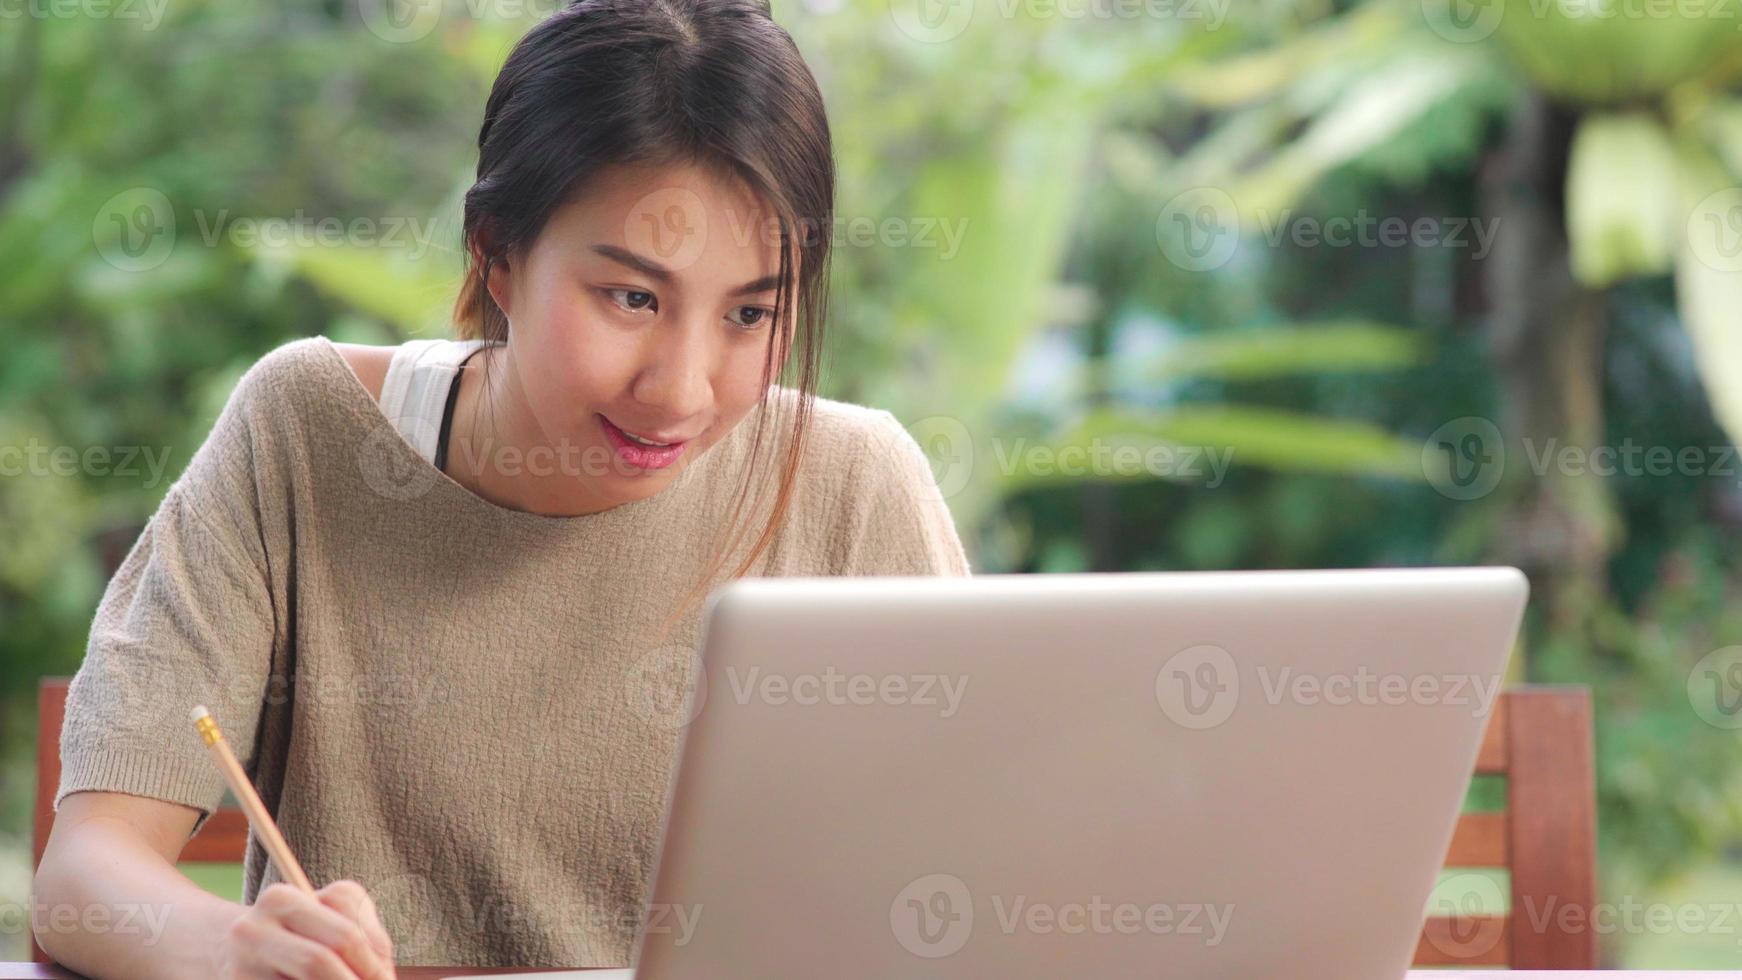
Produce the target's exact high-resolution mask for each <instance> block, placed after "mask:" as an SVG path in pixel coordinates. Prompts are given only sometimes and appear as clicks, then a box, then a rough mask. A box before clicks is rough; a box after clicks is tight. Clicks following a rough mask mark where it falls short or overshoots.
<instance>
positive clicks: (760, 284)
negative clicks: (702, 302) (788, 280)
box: [593, 242, 780, 296]
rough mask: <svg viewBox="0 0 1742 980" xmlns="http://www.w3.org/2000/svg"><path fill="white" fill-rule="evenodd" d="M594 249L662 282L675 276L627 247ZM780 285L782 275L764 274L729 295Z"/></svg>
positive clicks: (766, 290)
mask: <svg viewBox="0 0 1742 980" xmlns="http://www.w3.org/2000/svg"><path fill="white" fill-rule="evenodd" d="M593 251H595V252H597V253H599V254H600V255H603V256H604V257H605V258H608V259H610V260H611V261H613V262H617V263H620V264H622V265H626V266H628V267H629V268H631V269H634V270H635V271H637V272H640V273H643V274H644V275H648V276H651V277H653V278H654V279H657V280H659V281H660V282H665V283H669V282H671V281H672V279H673V278H674V276H673V275H672V272H671V270H670V269H667V268H666V267H665V266H663V265H660V264H659V263H657V262H655V261H653V260H652V259H649V258H646V257H644V256H641V255H637V254H635V253H634V252H631V251H629V250H628V249H626V248H618V247H617V246H615V245H607V244H604V243H602V242H601V243H599V244H597V245H594V246H593ZM779 286H780V277H779V276H778V275H774V276H763V277H762V278H761V279H752V280H751V281H749V282H747V283H745V284H744V285H742V286H739V287H738V288H737V289H734V290H732V292H731V293H730V294H729V295H732V296H744V295H747V294H750V293H765V292H768V291H770V290H774V289H777V288H779Z"/></svg>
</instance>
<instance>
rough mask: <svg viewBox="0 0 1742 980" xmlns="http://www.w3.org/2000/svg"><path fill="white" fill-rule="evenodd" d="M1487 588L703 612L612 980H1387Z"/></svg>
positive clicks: (1374, 587)
mask: <svg viewBox="0 0 1742 980" xmlns="http://www.w3.org/2000/svg"><path fill="white" fill-rule="evenodd" d="M1526 593H1527V584H1526V581H1525V579H1524V576H1523V575H1522V574H1521V573H1519V572H1518V571H1517V570H1515V569H1510V568H1466V569H1433V570H1371V571H1333V572H1222V573H1203V574H1196V573H1193V574H1185V573H1178V574H1176V573H1133V574H1086V575H1060V576H1052V575H1038V576H1016V575H1010V576H1000V575H992V576H980V577H977V578H969V579H935V578H878V579H852V578H831V579H755V580H747V581H740V582H736V583H733V584H731V585H729V586H727V587H725V588H723V589H721V590H720V591H718V592H716V593H715V594H714V596H713V598H712V599H711V601H710V606H709V612H708V618H707V620H706V634H705V642H704V653H703V658H702V664H703V667H704V672H703V675H702V677H700V678H698V682H697V684H696V685H695V686H694V688H693V689H692V691H691V695H690V702H689V705H688V709H689V710H688V712H687V713H686V715H685V717H686V718H688V719H689V720H688V731H687V733H686V735H685V742H684V750H683V755H682V758H681V763H680V765H679V767H678V771H677V775H676V779H675V787H674V792H673V795H672V797H671V804H670V807H669V809H668V811H667V814H666V825H665V838H664V845H663V849H662V851H661V854H660V859H659V866H658V872H657V876H656V884H655V886H654V889H653V894H652V896H651V905H650V907H649V909H648V915H647V917H646V920H645V923H644V925H643V930H642V934H641V937H640V945H639V949H640V952H639V956H638V959H637V962H636V965H635V969H634V971H633V976H634V978H635V980H702V978H708V980H718V978H758V980H760V978H801V977H802V978H812V977H828V978H840V980H852V978H866V980H869V978H880V980H884V978H928V977H948V978H980V977H1000V978H1016V977H1046V978H1057V977H1094V978H1115V977H1144V978H1153V977H1156V976H1179V977H1193V978H1217V977H1227V978H1242V980H1244V978H1251V977H1278V976H1287V977H1292V978H1299V980H1315V978H1323V980H1365V978H1372V980H1396V978H1398V977H1401V976H1403V974H1404V973H1405V971H1406V970H1407V968H1408V965H1409V963H1410V960H1411V958H1412V956H1413V954H1414V951H1415V948H1416V942H1417V937H1418V936H1419V934H1420V930H1421V927H1422V921H1423V916H1424V912H1425V906H1426V902H1427V900H1428V895H1429V892H1430V891H1431V890H1432V887H1433V885H1434V882H1435V879H1436V874H1437V872H1438V869H1439V867H1440V865H1441V862H1442V860H1443V858H1444V855H1445V853H1446V848H1447V845H1448V843H1449V842H1450V839H1451V834H1452V829H1453V825H1454V823H1455V821H1456V818H1457V814H1458V811H1459V809H1460V805H1461V803H1462V801H1463V798H1464V794H1465V792H1466V789H1467V786H1468V784H1469V781H1470V775H1471V771H1472V769H1473V767H1474V763H1475V759H1476V753H1477V749H1478V747H1479V744H1480V741H1481V737H1482V734H1483V730H1484V727H1485V724H1486V721H1487V718H1488V715H1489V713H1490V711H1491V710H1492V708H1493V705H1494V701H1495V698H1496V696H1497V694H1498V693H1499V690H1500V685H1501V679H1502V677H1503V675H1504V672H1505V667H1506V663H1507V660H1508V657H1509V655H1510V652H1511V649H1512V646H1513V643H1514V639H1515V636H1516V633H1517V630H1518V625H1519V620H1520V617H1521V615H1522V612H1523V609H1524V603H1525V597H1526Z"/></svg>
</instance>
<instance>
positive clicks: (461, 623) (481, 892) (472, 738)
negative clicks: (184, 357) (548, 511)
mask: <svg viewBox="0 0 1742 980" xmlns="http://www.w3.org/2000/svg"><path fill="white" fill-rule="evenodd" d="M791 397H792V392H791V391H790V389H786V388H776V389H774V390H773V395H772V397H771V399H770V405H776V406H778V405H787V406H790V404H792V402H791ZM753 424H754V418H750V419H746V420H745V421H744V422H743V423H741V424H740V425H739V426H738V427H737V428H736V429H734V430H733V432H732V433H730V434H729V435H728V436H727V437H726V438H724V439H722V440H721V441H720V442H719V443H718V444H716V445H715V446H713V447H712V448H711V449H709V450H708V451H707V452H706V453H704V454H703V455H702V456H701V457H700V458H698V459H696V460H692V461H691V462H690V464H689V465H688V466H687V467H686V468H685V470H684V471H683V472H682V473H681V474H680V476H679V478H678V479H677V481H676V482H674V483H673V485H672V486H670V487H668V488H667V489H665V490H663V491H661V492H660V493H658V494H656V495H654V496H652V497H649V498H647V499H645V500H640V501H636V502H634V503H630V504H624V505H620V506H618V507H615V508H612V509H610V510H607V511H604V512H602V513H598V514H592V515H586V516H582V517H567V518H562V517H544V516H539V515H535V514H530V513H526V512H522V511H515V510H510V509H507V508H504V507H500V506H497V505H495V504H492V503H490V502H488V501H485V500H484V499H483V498H481V497H478V496H476V495H474V494H472V493H471V492H469V491H467V490H466V489H465V488H463V487H462V486H460V485H459V484H458V483H455V482H454V481H453V480H451V479H450V478H449V477H448V476H447V475H445V474H443V473H441V472H440V471H438V470H436V469H435V468H434V467H433V466H430V465H429V464H428V463H427V462H425V461H424V459H423V458H422V457H421V456H419V455H418V454H417V452H416V450H414V449H413V448H412V447H411V446H410V445H409V444H408V443H406V442H405V441H403V440H402V439H401V438H400V437H399V436H398V435H397V434H396V433H395V432H394V431H393V429H392V427H391V426H390V425H389V424H388V421H387V419H386V417H385V416H384V415H383V414H382V412H381V410H380V408H379V406H378V405H377V404H376V403H375V401H374V399H373V398H371V397H370V395H369V393H368V391H367V390H365V389H364V388H363V386H362V384H361V383H360V382H359V381H358V380H357V378H356V376H355V375H354V374H353V373H352V372H351V370H350V367H349V366H348V365H347V364H346V362H345V360H344V359H343V358H342V356H341V355H340V354H339V352H338V350H337V349H336V348H334V347H333V345H332V344H331V343H330V342H328V341H327V340H326V339H325V338H322V337H314V338H308V339H304V340H298V341H294V342H291V343H287V344H285V345H284V346H282V347H279V348H278V349H276V350H274V351H272V352H271V353H269V354H267V355H266V356H265V357H263V358H261V359H260V361H259V362H258V363H257V364H256V365H255V366H254V367H253V368H252V369H250V370H249V371H248V373H247V374H246V375H245V376H244V377H243V378H242V380H241V382H240V383H239V384H238V385H237V387H236V390H235V391H234V393H233V394H232V395H231V397H230V399H229V402H228V404H227V405H226V407H225V408H224V410H223V412H222V414H221V415H220V416H219V418H218V420H217V422H216V424H215V425H214V427H213V430H212V432H211V434H210V436H209V437H208V438H207V440H206V442H205V443H204V444H203V445H202V446H201V447H200V449H199V450H198V452H197V453H196V454H195V455H194V458H193V460H192V461H191V463H190V464H189V466H188V469H187V470H186V472H185V473H184V474H183V475H182V477H181V478H180V479H179V480H177V481H176V482H175V484H174V485H173V486H171V487H170V489H169V491H168V492H167V494H166V496H165V498H164V500H163V502H162V504H161V506H160V507H159V508H158V510H157V512H156V513H155V514H154V515H153V516H152V518H151V520H150V522H149V523H148V524H147V525H146V527H145V529H144V531H143V533H142V534H141V535H140V537H139V540H138V542H137V543H136V544H135V545H134V546H133V548H132V550H131V551H130V552H129V553H128V554H127V557H126V559H125V560H124V562H123V563H122V565H121V567H120V569H119V570H118V571H117V572H116V574H115V577H114V578H113V580H112V581H111V582H110V583H109V586H108V588H107V590H106V592H105V593H104V595H103V599H102V602H101V604H100V605H99V607H98V609H97V613H96V618H95V621H94V622H93V624H92V627H91V635H90V640H89V646H88V649H87V652H86V656H85V660H84V664H83V666H82V667H81V668H80V669H79V673H78V676H77V678H76V679H75V680H74V681H73V685H72V690H71V694H70V696H69V699H68V702H67V713H66V724H65V728H64V729H63V730H62V732H61V758H62V763H63V767H64V768H63V769H62V775H61V783H60V789H59V792H58V793H57V794H56V798H55V802H56V804H57V805H58V804H59V802H60V800H61V799H62V798H63V797H65V796H66V795H67V794H68V793H72V792H76V791H79V790H108V791H113V792H122V793H131V794H136V795H139V796H146V797H153V798H157V799H162V800H171V801H174V802H177V803H183V804H187V805H189V806H193V807H198V808H199V809H201V810H202V811H205V812H207V813H209V812H210V811H211V810H212V809H213V808H214V807H215V806H217V805H218V803H219V802H220V800H221V798H222V796H223V790H224V788H223V783H222V781H221V779H220V777H219V774H218V771H217V769H216V768H215V767H214V766H213V764H212V762H211V760H210V759H209V758H207V757H206V754H205V749H204V748H203V747H202V745H201V744H200V741H199V739H198V738H197V737H195V734H194V731H193V728H192V726H191V724H190V723H189V721H188V712H189V710H190V709H191V707H192V706H193V705H195V704H199V703H204V704H206V705H207V706H209V707H210V708H211V710H212V712H213V714H214V716H215V717H216V718H217V720H218V722H219V724H220V725H221V726H222V727H223V729H224V731H225V732H226V734H227V736H228V737H229V739H230V741H231V743H232V745H233V746H234V748H235V749H236V752H237V754H238V755H239V756H240V757H241V758H242V759H243V761H244V764H245V765H246V767H247V769H248V771H249V773H250V774H251V776H252V778H253V780H254V783H255V785H256V786H257V787H258V789H259V791H260V794H261V796H262V798H263V799H264V800H265V802H266V805H267V807H268V808H269V809H270V810H271V811H272V812H273V814H274V816H275V818H276V820H277V821H278V824H279V826H280V828H281V829H282V830H283V831H284V835H285V837H286V838H287V839H288V841H289V842H290V845H291V847H292V849H293V850H294V851H295V853H296V854H297V856H298V857H299V858H300V859H301V861H302V863H303V865H304V867H305V868H306V870H307V871H308V874H309V876H310V877H311V878H312V879H313V880H314V881H315V883H316V885H317V887H318V886H319V885H320V884H323V883H325V882H329V881H332V880H335V879H338V878H353V879H356V880H358V881H360V882H362V883H363V884H364V885H365V886H366V887H367V888H368V889H369V890H370V892H371V893H372V894H373V895H374V897H375V900H376V902H377V903H378V905H379V906H380V909H381V912H382V916H383V918H384V920H385V922H386V924H387V928H388V930H389V932H390V933H391V934H392V936H393V939H394V942H395V944H396V957H397V959H398V960H399V962H400V963H403V964H417V963H432V964H454V965H495V964H502V965H516V966H519V965H553V966H556V965H561V966H592V965H623V964H626V963H628V962H629V960H630V958H631V955H632V952H633V950H632V943H633V939H634V934H635V929H636V926H637V923H638V921H639V916H640V907H641V905H642V903H643V902H644V901H645V900H646V898H645V894H644V893H645V892H646V890H647V888H648V887H649V885H650V880H649V876H650V872H651V865H652V862H653V860H654V857H655V852H656V850H657V848H658V846H659V840H658V829H659V823H660V818H661V814H662V810H663V807H664V804H665V795H666V787H667V782H668V777H669V775H670V768H671V765H672V762H673V759H674V753H675V752H676V750H677V748H678V745H679V741H680V739H681V737H682V734H683V732H682V728H681V724H682V721H683V718H682V714H683V713H682V711H681V710H673V706H674V705H678V706H681V698H682V694H681V690H682V688H683V686H684V685H685V684H687V683H688V682H689V678H688V677H687V676H685V675H686V674H687V673H688V670H687V668H686V667H685V665H687V664H688V663H689V658H688V656H687V654H688V652H689V651H690V650H693V649H694V648H695V646H696V644H697V642H698V640H699V638H700V628H701V623H700V611H699V610H698V611H695V612H692V613H690V614H689V616H688V617H687V619H686V620H685V621H684V622H682V624H681V626H680V628H679V629H677V630H676V631H675V632H673V633H672V634H671V635H670V636H669V637H668V638H667V640H666V641H665V642H663V643H659V644H655V643H653V642H652V637H651V635H650V631H651V630H652V629H653V627H654V625H655V624H656V622H657V621H658V620H659V619H660V618H661V614H662V613H664V612H665V611H667V610H668V609H669V608H670V606H669V604H670V603H672V602H674V601H675V600H676V598H677V597H678V596H679V595H681V594H683V593H685V592H687V591H688V588H689V587H690V586H691V585H692V584H693V583H694V582H695V581H696V580H697V578H698V577H699V575H700V574H701V570H702V561H703V559H704V557H705V553H706V545H707V542H708V540H709V538H710V536H712V535H713V534H715V533H716V532H717V529H718V528H719V527H721V526H723V525H724V524H725V523H726V517H727V507H728V505H729V504H730V502H731V500H732V499H733V492H734V491H735V490H736V489H737V479H738V477H740V476H742V475H743V474H744V473H745V472H746V470H745V469H744V467H745V460H746V458H747V450H748V446H749V437H750V430H751V428H752V426H753ZM758 513H759V514H761V513H765V512H758ZM756 526H757V527H760V524H757V525H756ZM747 549H748V544H747V543H746V544H745V545H744V547H743V548H742V549H740V550H739V551H736V552H734V555H735V556H737V555H741V554H743V553H746V552H747ZM968 573H969V567H968V562H967V559H966V557H965V556H964V553H963V550H962V546H961V543H960V541H959V540H958V538H957V535H956V531H955V528H954V525H953V524H952V522H951V519H950V515H949V512H948V509H947V508H946V506H945V503H944V501H943V499H942V496H941V494H940V493H939V491H938V488H937V485H936V483H935V482H934V480H933V478H932V473H931V471H930V469H929V467H928V464H927V462H926V459H925V456H924V454H923V452H922V451H921V450H920V448H919V446H918V445H917V444H916V443H915V442H914V441H913V439H912V438H911V437H910V436H909V435H908V434H907V432H906V431H905V430H904V429H903V428H902V427H901V425H900V423H899V422H898V421H897V420H896V419H895V417H894V416H892V415H890V414H889V413H887V412H884V411H879V410H874V409H869V408H863V407H859V406H854V405H849V404H845V403H841V402H835V401H829V400H823V399H819V400H818V401H817V403H816V412H815V415H814V416H813V419H812V434H811V437H810V439H809V440H808V442H807V451H806V455H805V458H804V463H803V466H802V468H801V471H800V480H799V489H798V493H797V497H796V499H795V500H794V501H793V505H792V510H791V512H790V516H789V519H788V524H787V526H786V529H785V530H784V532H783V533H782V534H781V535H780V536H779V537H778V538H777V539H776V540H775V542H774V545H773V547H772V548H771V550H770V551H769V552H768V553H767V554H766V555H765V556H764V558H763V559H762V560H761V561H760V563H759V564H758V566H757V568H756V571H755V574H763V575H873V574H889V575H902V574H911V575H937V574H943V575H966V574H968ZM200 819H201V822H202V823H203V821H204V819H205V816H204V815H202V816H201V818H200ZM277 880H279V877H278V872H277V869H276V868H275V867H273V866H271V865H270V864H269V863H268V861H267V859H266V855H265V853H264V852H263V851H262V849H261V847H260V846H259V843H258V841H253V840H251V841H250V843H249V847H248V856H247V869H246V885H245V888H244V894H243V900H244V901H249V902H251V901H253V900H254V898H255V896H256V895H257V894H258V893H259V891H260V890H261V888H262V887H263V886H264V885H266V884H269V883H271V882H273V881H277Z"/></svg>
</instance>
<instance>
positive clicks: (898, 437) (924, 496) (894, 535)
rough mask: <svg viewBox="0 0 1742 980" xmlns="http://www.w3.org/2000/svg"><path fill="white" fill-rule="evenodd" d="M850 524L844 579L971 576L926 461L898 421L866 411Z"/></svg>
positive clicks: (928, 461) (935, 481) (939, 490)
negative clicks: (868, 417) (867, 432)
mask: <svg viewBox="0 0 1742 980" xmlns="http://www.w3.org/2000/svg"><path fill="white" fill-rule="evenodd" d="M871 429H872V431H871V432H870V438H868V439H866V440H865V442H864V443H863V451H864V458H862V459H861V461H860V463H859V466H860V469H861V473H860V484H861V491H860V496H859V500H858V501H857V502H856V503H855V505H854V509H855V511H856V513H857V519H856V520H854V521H853V522H851V523H852V524H853V525H854V531H855V533H854V534H853V535H852V536H851V539H850V542H849V546H848V559H847V566H848V567H847V570H846V573H847V574H849V575H947V576H965V575H970V574H972V570H971V569H970V567H969V563H968V557H967V554H966V553H965V552H964V550H963V548H962V541H961V538H960V536H959V535H958V534H957V533H956V522H955V518H953V517H952V516H951V515H950V509H949V505H948V503H947V502H946V501H945V499H944V494H943V491H942V490H941V489H940V488H939V486H938V482H937V479H936V477H935V476H934V475H933V473H932V467H931V462H930V460H929V459H928V458H927V457H926V454H925V450H923V449H921V448H920V445H919V443H918V442H916V441H915V440H914V438H913V436H912V435H911V434H909V433H908V431H907V429H906V428H905V427H904V426H902V424H901V421H900V420H899V419H897V418H896V417H895V416H894V415H892V414H890V413H889V412H887V411H883V410H881V409H879V410H877V411H875V412H873V413H871Z"/></svg>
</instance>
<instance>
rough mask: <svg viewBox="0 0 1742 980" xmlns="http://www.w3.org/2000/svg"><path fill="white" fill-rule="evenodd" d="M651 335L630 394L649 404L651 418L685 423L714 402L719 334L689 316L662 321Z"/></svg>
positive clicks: (671, 424)
mask: <svg viewBox="0 0 1742 980" xmlns="http://www.w3.org/2000/svg"><path fill="white" fill-rule="evenodd" d="M648 337H649V340H648V343H647V345H646V346H645V347H644V348H643V353H642V359H641V366H640V369H639V370H638V371H637V372H636V376H635V383H634V385H633V386H632V387H631V390H630V394H631V395H632V396H633V397H634V398H635V400H636V401H638V402H640V403H641V404H642V405H644V406H646V407H647V414H648V419H647V421H648V422H649V423H654V424H658V425H660V426H661V427H668V426H669V427H680V426H682V425H683V424H684V423H685V422H686V421H688V420H690V419H693V418H695V417H696V416H698V415H701V414H703V413H705V412H706V411H707V410H708V407H709V406H710V405H711V404H712V403H713V400H714V385H713V372H714V367H715V364H716V362H717V361H718V360H719V356H720V352H719V349H718V338H717V337H715V336H714V335H713V334H712V333H711V332H710V331H709V330H708V329H707V325H706V324H702V323H694V322H688V321H672V322H669V323H666V324H662V325H661V326H660V327H658V328H655V329H654V330H650V331H648Z"/></svg>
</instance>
